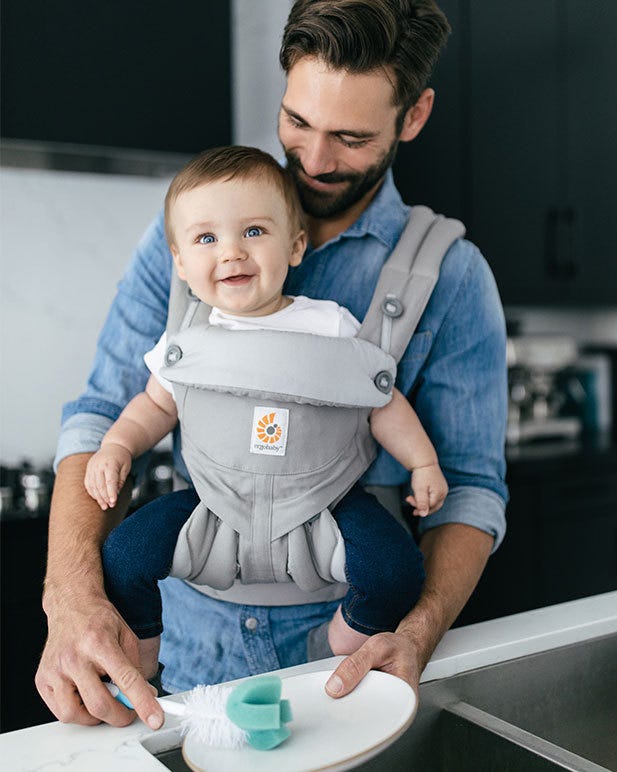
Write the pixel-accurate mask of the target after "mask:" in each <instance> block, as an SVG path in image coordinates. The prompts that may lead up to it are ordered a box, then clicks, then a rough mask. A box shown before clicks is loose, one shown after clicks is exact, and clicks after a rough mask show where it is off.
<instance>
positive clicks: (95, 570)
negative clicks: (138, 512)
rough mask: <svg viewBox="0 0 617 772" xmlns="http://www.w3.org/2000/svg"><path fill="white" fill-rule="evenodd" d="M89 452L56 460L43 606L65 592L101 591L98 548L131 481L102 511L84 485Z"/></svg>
mask: <svg viewBox="0 0 617 772" xmlns="http://www.w3.org/2000/svg"><path fill="white" fill-rule="evenodd" d="M91 456H92V454H91V453H79V454H77V455H74V456H68V457H67V458H65V459H64V460H63V461H61V462H60V465H59V467H58V473H57V476H56V481H55V484H54V492H53V497H52V502H51V509H50V515H49V550H48V559H47V574H46V577H45V592H44V596H43V606H44V608H45V610H46V611H50V610H51V607H52V606H53V604H54V602H55V600H56V599H57V598H58V597H59V596H60V595H61V596H62V597H63V598H64V599H65V600H66V597H67V593H68V594H74V593H79V594H88V593H93V594H97V593H98V594H102V593H103V592H104V591H103V574H102V569H101V558H100V549H101V545H102V543H103V541H104V540H105V537H106V536H107V534H108V533H109V532H110V531H111V529H112V528H113V527H114V526H115V525H117V524H118V523H119V522H120V521H121V519H122V517H123V515H124V513H125V512H126V509H127V506H128V502H129V496H130V490H131V486H130V484H127V485H125V487H124V490H123V491H122V493H121V495H120V497H119V500H118V504H117V506H116V507H114V509H109V510H106V511H105V512H103V511H102V510H101V508H100V507H99V505H98V504H97V503H96V501H94V499H92V498H90V496H89V495H88V493H87V492H86V489H85V488H84V474H85V470H86V465H87V463H88V460H89V459H90V457H91Z"/></svg>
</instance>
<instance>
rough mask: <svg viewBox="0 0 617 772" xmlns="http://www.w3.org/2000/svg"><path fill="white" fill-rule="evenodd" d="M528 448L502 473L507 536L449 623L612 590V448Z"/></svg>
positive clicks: (615, 509) (615, 550)
mask: <svg viewBox="0 0 617 772" xmlns="http://www.w3.org/2000/svg"><path fill="white" fill-rule="evenodd" d="M566 447H567V448H568V450H566V451H564V450H561V451H560V450H559V447H558V446H557V447H555V446H554V445H553V446H547V447H546V449H545V448H543V447H542V445H539V446H535V447H534V446H530V447H529V448H526V449H525V448H523V449H521V450H520V451H518V452H517V456H518V458H511V459H510V461H509V465H508V477H507V481H508V485H509V488H510V502H509V504H508V508H507V512H506V514H507V521H508V531H507V534H506V538H505V539H504V541H503V543H502V545H501V547H500V548H499V549H498V550H497V551H496V552H495V554H494V555H493V556H492V557H491V558H490V559H489V562H488V565H487V567H486V570H485V572H484V574H483V576H482V578H481V580H480V582H479V584H478V587H477V588H476V590H475V592H474V594H473V595H472V597H471V598H470V600H469V602H468V604H467V606H466V607H465V609H463V611H462V613H461V614H460V616H459V619H458V620H457V625H459V624H471V623H473V622H480V621H484V620H486V619H493V618H495V617H501V616H504V615H507V614H515V613H519V612H522V611H529V610H531V609H535V608H542V607H544V606H547V605H551V604H555V603H563V602H566V601H570V600H576V599H578V598H583V597H587V596H590V595H595V594H599V593H605V592H610V591H612V590H615V589H617V474H616V471H617V447H615V445H610V444H609V445H608V446H606V447H598V445H597V444H594V443H593V442H589V443H587V444H583V445H581V446H580V447H579V448H578V449H575V445H574V446H572V445H567V446H566Z"/></svg>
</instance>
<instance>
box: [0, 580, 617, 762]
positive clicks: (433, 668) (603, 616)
mask: <svg viewBox="0 0 617 772" xmlns="http://www.w3.org/2000/svg"><path fill="white" fill-rule="evenodd" d="M612 633H617V592H610V593H604V594H603V595H596V596H593V597H591V598H584V599H582V600H576V601H571V602H569V603H561V604H559V605H556V606H549V607H547V608H543V609H537V610H535V611H528V612H526V613H523V614H514V615H512V616H509V617H503V618H501V619H494V620H490V621H488V622H481V623H479V624H475V625H469V626H467V627H460V628H457V629H455V630H450V631H449V632H448V633H447V634H446V635H445V637H444V638H443V640H442V641H441V643H440V644H439V646H438V647H437V649H436V651H435V653H434V655H433V657H432V659H431V661H430V662H429V664H428V666H427V668H426V670H425V671H424V673H423V675H422V679H421V681H422V682H427V681H434V680H437V679H440V678H447V677H449V676H452V675H457V674H459V673H463V672H465V671H468V670H472V669H475V668H478V667H483V666H486V665H492V664H495V663H497V662H504V661H506V660H509V659H514V658H516V657H522V656H526V655H528V654H533V653H535V652H538V651H546V650H548V649H552V648H556V647H557V646H565V645H567V644H571V643H578V642H580V641H584V640H587V639H590V638H596V637H598V636H601V635H608V634H612ZM341 659H342V657H333V658H332V659H327V660H321V661H320V662H312V663H310V664H308V665H299V666H297V667H293V668H287V669H285V670H281V671H278V675H280V676H281V677H283V678H285V677H288V676H292V675H298V674H300V673H307V672H313V671H318V670H328V669H332V668H334V667H335V666H336V664H337V663H338V662H339V661H340V660H341ZM179 744H180V732H179V729H178V720H177V719H174V718H173V717H168V718H167V720H166V724H165V726H164V727H163V729H160V730H159V731H158V732H152V731H151V730H150V729H148V728H147V727H146V726H145V725H144V724H142V723H141V722H140V721H136V722H135V723H133V724H132V725H131V726H129V727H124V728H122V729H116V728H113V727H110V726H104V725H101V726H96V727H80V726H73V725H69V724H60V723H58V722H53V723H50V724H42V725H40V726H35V727H30V728H28V729H21V730H18V731H16V732H9V733H7V734H4V735H1V736H0V770H7V772H9V771H10V772H26V771H27V772H35V771H37V772H38V771H39V770H40V771H41V772H109V770H110V769H113V770H114V772H148V771H149V770H152V772H157V771H158V772H164V770H165V769H166V768H165V767H164V766H163V765H162V764H161V763H160V762H158V761H157V760H156V759H155V757H154V756H153V755H152V754H153V753H157V752H160V751H163V750H168V749H171V748H175V747H177V746H178V745H179Z"/></svg>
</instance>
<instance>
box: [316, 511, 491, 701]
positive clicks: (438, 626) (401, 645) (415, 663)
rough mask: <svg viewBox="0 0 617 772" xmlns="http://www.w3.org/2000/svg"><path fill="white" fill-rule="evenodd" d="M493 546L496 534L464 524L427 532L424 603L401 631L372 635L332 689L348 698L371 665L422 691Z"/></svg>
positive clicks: (348, 660) (332, 683) (342, 669)
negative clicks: (422, 682) (423, 678)
mask: <svg viewBox="0 0 617 772" xmlns="http://www.w3.org/2000/svg"><path fill="white" fill-rule="evenodd" d="M492 546H493V537H492V536H489V534H487V533H484V532H483V531H480V530H478V529H477V528H474V527H473V526H470V525H463V524H462V523H448V524H447V525H441V526H439V527H437V528H433V529H431V530H430V531H427V532H426V533H425V534H424V536H423V537H422V541H421V542H420V549H421V550H422V552H423V553H424V567H425V570H426V579H425V582H424V588H423V589H422V594H421V596H420V599H419V600H418V603H417V604H416V605H415V606H414V608H413V609H412V610H411V611H410V612H409V614H407V616H406V617H405V618H404V619H403V620H402V621H401V623H400V624H399V626H398V627H397V628H396V632H394V633H378V634H377V635H373V636H371V637H370V638H369V639H368V640H367V641H366V643H364V644H363V645H362V646H361V647H360V648H359V649H358V651H356V652H354V653H353V654H351V655H350V656H349V657H347V658H346V659H344V660H343V661H342V662H341V664H340V665H339V666H338V667H337V668H336V670H335V671H334V673H333V674H332V675H331V676H330V678H329V679H328V682H327V683H326V691H327V693H328V694H329V695H330V696H331V697H343V696H345V695H346V694H349V692H351V691H352V690H353V689H355V687H356V686H357V685H358V684H359V683H360V681H361V680H362V679H363V678H364V676H365V675H366V674H367V673H368V672H369V670H382V671H383V672H385V673H391V674H392V675H395V676H398V677H399V678H402V679H403V680H404V681H407V683H408V684H409V685H410V686H411V687H412V688H413V689H414V691H415V692H416V694H417V693H418V684H419V682H420V676H421V675H422V671H423V670H424V668H425V667H426V665H427V664H428V661H429V659H430V658H431V655H432V653H433V651H434V650H435V647H436V646H437V644H438V643H439V641H440V640H441V638H442V636H443V635H444V633H445V632H446V630H448V629H449V627H450V625H451V624H452V623H453V622H454V620H455V619H456V617H457V616H458V614H459V612H460V610H461V609H462V608H463V606H464V605H465V603H466V602H467V600H468V598H469V596H470V595H471V593H472V592H473V589H474V588H475V586H476V584H477V583H478V579H479V578H480V575H481V574H482V571H483V570H484V566H485V565H486V561H487V560H488V556H489V554H490V552H491V548H492Z"/></svg>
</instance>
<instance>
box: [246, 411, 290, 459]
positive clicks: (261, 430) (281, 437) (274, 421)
mask: <svg viewBox="0 0 617 772" xmlns="http://www.w3.org/2000/svg"><path fill="white" fill-rule="evenodd" d="M288 425H289V410H286V409H285V408H276V409H273V408H271V407H256V408H255V409H254V411H253V431H252V432H251V447H250V448H249V450H250V451H251V453H262V454H264V455H267V456H284V455H285V448H286V447H287V426H288Z"/></svg>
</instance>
